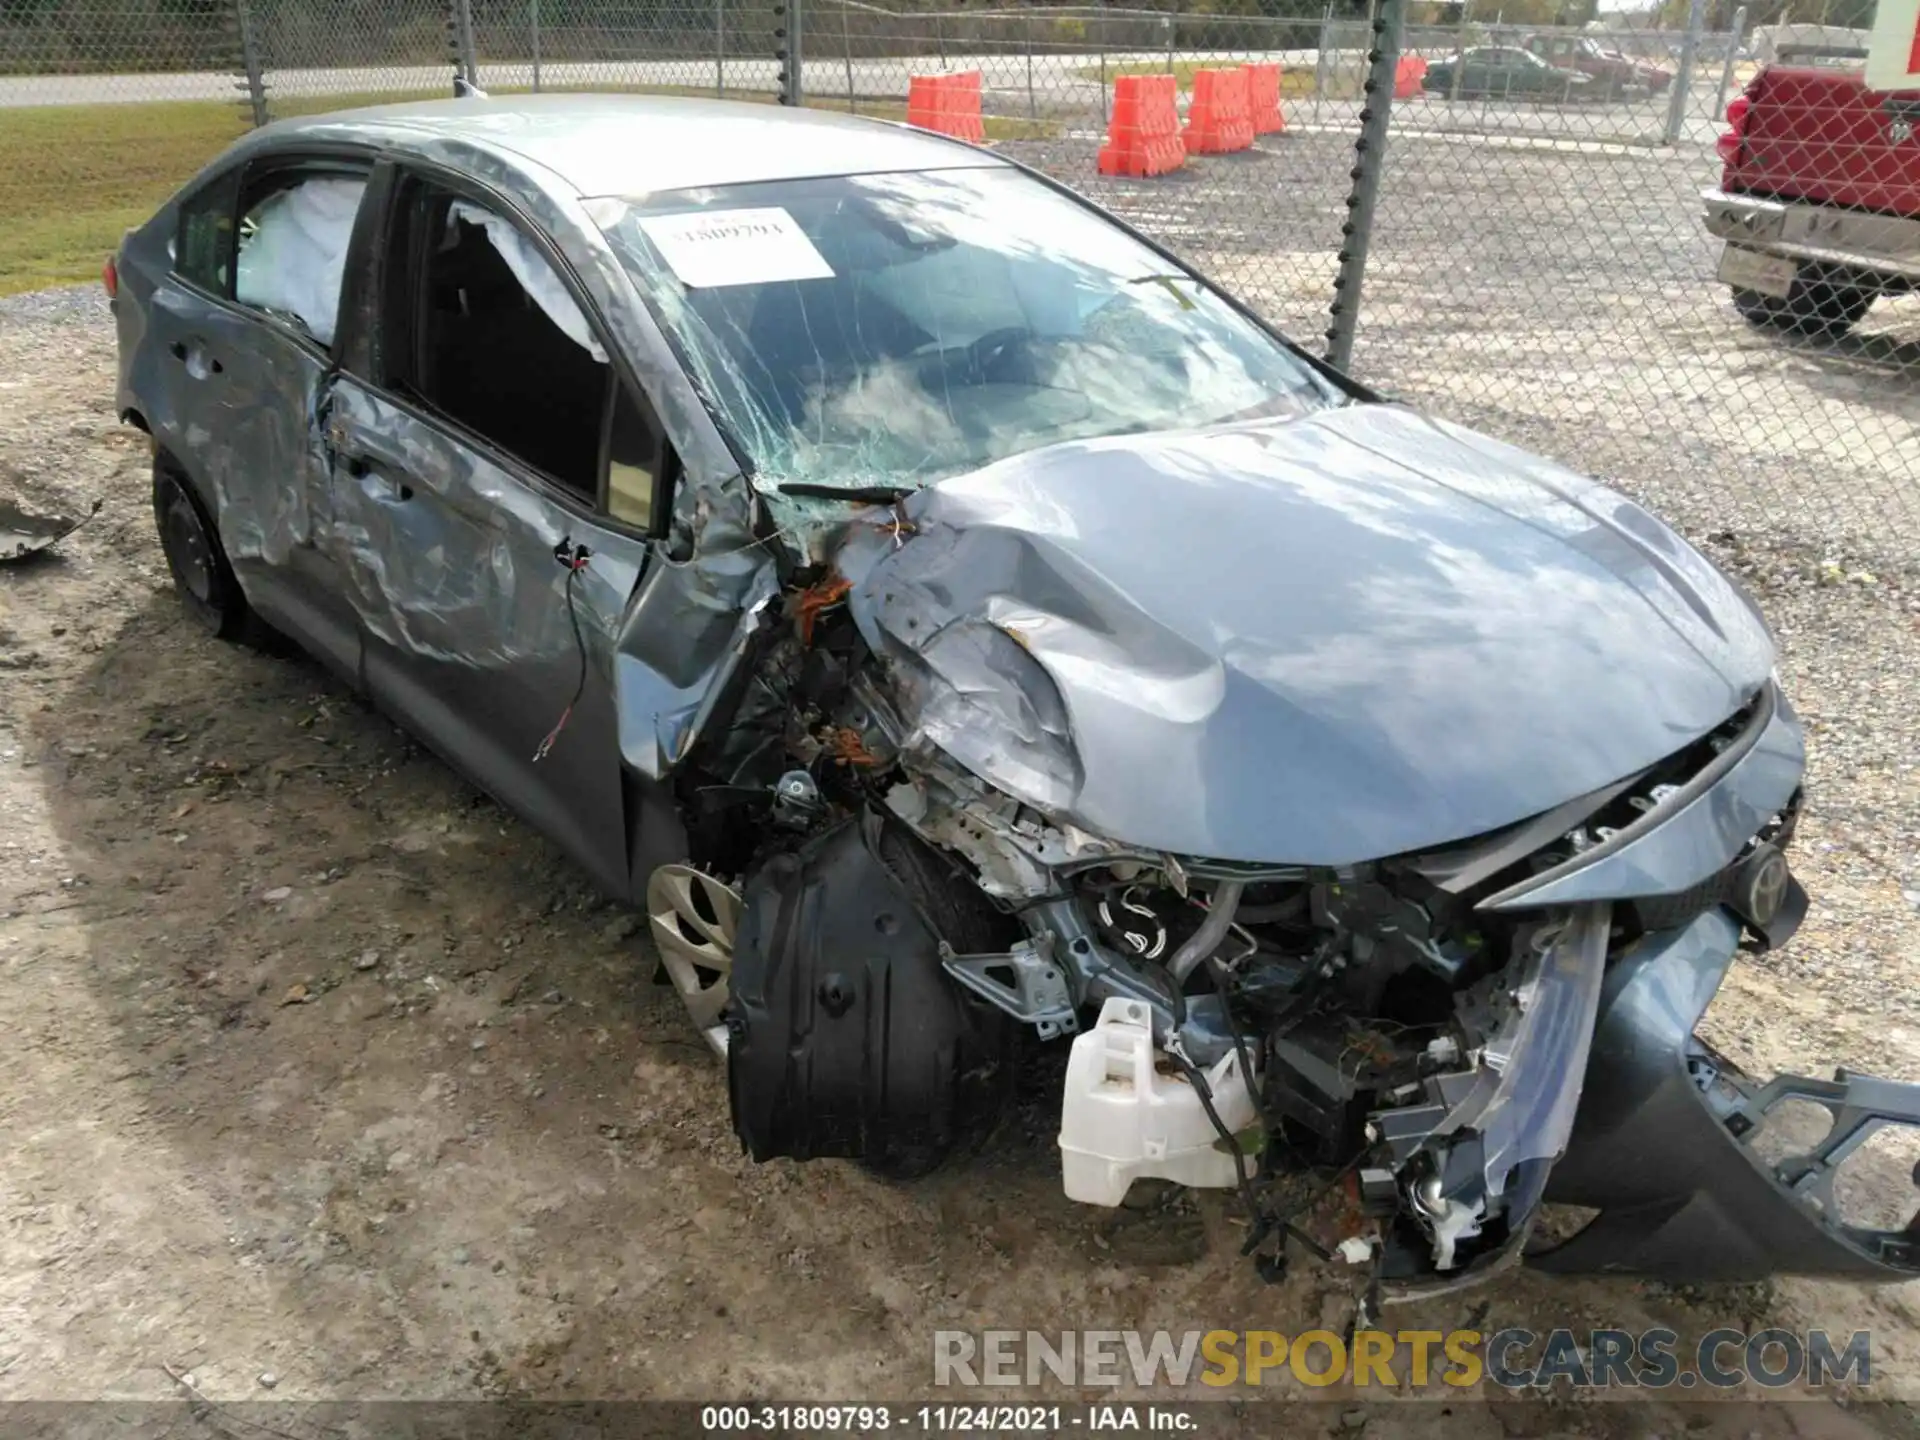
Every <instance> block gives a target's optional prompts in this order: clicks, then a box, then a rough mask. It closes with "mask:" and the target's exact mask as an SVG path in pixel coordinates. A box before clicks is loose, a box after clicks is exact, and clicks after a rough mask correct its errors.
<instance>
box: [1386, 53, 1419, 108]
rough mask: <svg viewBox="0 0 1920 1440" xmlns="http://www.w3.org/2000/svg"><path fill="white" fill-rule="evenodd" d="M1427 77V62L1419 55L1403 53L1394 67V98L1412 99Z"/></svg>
mask: <svg viewBox="0 0 1920 1440" xmlns="http://www.w3.org/2000/svg"><path fill="white" fill-rule="evenodd" d="M1426 78H1427V62H1426V61H1424V60H1422V59H1421V58H1420V57H1419V56H1418V55H1402V56H1401V57H1400V62H1399V64H1397V65H1395V66H1394V67H1393V98H1394V99H1396V100H1411V99H1412V98H1413V97H1414V96H1416V95H1418V94H1419V93H1420V89H1421V86H1422V84H1423V83H1424V82H1425V80H1426Z"/></svg>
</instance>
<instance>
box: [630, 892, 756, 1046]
mask: <svg viewBox="0 0 1920 1440" xmlns="http://www.w3.org/2000/svg"><path fill="white" fill-rule="evenodd" d="M647 923H648V926H649V928H650V929H651V931H652V933H653V945H654V949H655V950H656V951H657V952H658V954H659V956H660V963H661V964H662V965H663V966H664V967H665V968H666V972H667V978H668V980H670V981H671V982H672V984H673V988H674V989H675V990H676V991H678V992H679V994H680V999H681V1001H682V1003H684V1004H685V1005H686V1007H687V1014H688V1015H689V1016H691V1017H692V1019H693V1023H694V1024H695V1025H696V1026H697V1027H699V1030H700V1032H701V1034H703V1035H705V1036H706V1038H707V1043H708V1044H709V1045H711V1046H712V1047H713V1048H714V1050H715V1052H716V1053H718V1054H722V1055H724V1054H725V1053H726V1049H727V1027H726V1025H725V1024H724V1023H723V1022H722V1020H721V1012H722V1011H723V1010H724V1009H725V1008H726V1004H727V999H728V996H729V994H730V993H731V991H730V986H729V981H730V980H731V978H732V975H733V945H734V938H735V936H736V935H738V933H739V929H740V896H739V893H738V892H737V891H735V890H734V889H733V888H732V887H731V886H729V885H724V884H722V883H721V882H720V881H718V880H716V879H714V878H713V877H712V876H711V875H707V874H703V873H702V872H701V871H699V870H695V869H694V868H693V867H692V866H690V865H662V866H661V867H660V868H659V869H658V870H655V871H654V872H653V875H652V878H650V879H649V880H648V881H647Z"/></svg>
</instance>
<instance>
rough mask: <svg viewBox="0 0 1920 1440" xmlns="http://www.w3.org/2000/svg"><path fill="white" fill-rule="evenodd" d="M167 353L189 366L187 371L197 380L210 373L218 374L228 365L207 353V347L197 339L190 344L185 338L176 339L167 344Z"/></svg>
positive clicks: (204, 377)
mask: <svg viewBox="0 0 1920 1440" xmlns="http://www.w3.org/2000/svg"><path fill="white" fill-rule="evenodd" d="M167 353H168V354H169V355H171V356H173V358H174V359H176V360H178V361H180V362H181V363H182V364H183V365H185V366H186V367H187V373H188V374H189V375H191V376H193V378H194V379H196V380H204V379H206V377H207V376H208V375H218V374H220V373H221V372H222V371H223V370H224V369H225V368H226V367H225V366H223V365H222V364H221V363H220V362H219V361H218V360H216V359H215V358H214V357H213V356H211V355H209V354H208V353H207V350H206V347H205V346H204V345H201V344H200V343H198V342H197V341H196V342H195V343H194V344H191V345H189V344H188V343H187V342H186V341H184V340H175V341H174V342H173V343H172V344H171V345H169V346H167Z"/></svg>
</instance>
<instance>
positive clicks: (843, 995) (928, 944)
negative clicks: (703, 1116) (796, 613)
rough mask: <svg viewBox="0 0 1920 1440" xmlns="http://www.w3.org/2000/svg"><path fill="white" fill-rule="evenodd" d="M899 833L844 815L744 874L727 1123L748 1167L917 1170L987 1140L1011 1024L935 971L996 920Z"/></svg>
mask: <svg viewBox="0 0 1920 1440" xmlns="http://www.w3.org/2000/svg"><path fill="white" fill-rule="evenodd" d="M942 871H943V867H942V866H941V865H940V862H939V860H938V858H937V857H935V856H934V855H933V854H932V853H931V852H928V851H927V850H926V849H925V847H924V846H922V845H921V844H920V843H919V842H918V841H917V840H915V839H913V838H912V837H910V836H908V835H907V834H905V833H904V832H902V831H901V830H899V829H898V828H897V827H894V826H891V825H883V824H882V822H881V821H880V820H879V819H878V818H877V817H873V816H867V817H863V818H861V819H856V820H849V821H847V822H845V823H843V824H841V825H839V826H836V827H835V828H834V829H831V830H828V831H826V832H824V833H822V834H821V835H819V836H817V837H815V838H814V839H812V840H809V841H808V842H807V843H806V844H805V845H804V846H802V847H801V848H800V849H799V850H797V851H795V852H793V853H791V854H783V855H778V856H775V857H773V858H772V859H770V860H768V861H767V862H766V863H765V864H764V865H763V866H762V867H761V868H760V869H759V870H758V871H757V872H756V873H754V874H752V875H751V876H749V877H748V880H747V883H746V888H745V893H744V895H743V896H742V901H743V914H742V916H741V921H740V930H739V934H738V936H737V937H736V940H735V946H734V960H733V973H732V978H731V987H732V997H733V998H732V1000H731V1002H730V1004H729V1005H728V1008H727V1012H726V1021H727V1032H728V1044H727V1092H728V1099H729V1102H730V1104H731V1107H732V1112H733V1128H734V1131H735V1133H737V1134H738V1135H739V1136H740V1140H741V1143H742V1144H743V1145H744V1146H745V1148H746V1150H747V1153H748V1154H750V1155H752V1156H753V1158H754V1159H755V1160H762V1161H764V1160H771V1159H774V1158H776V1157H779V1156H786V1157H790V1158H792V1159H796V1160H808V1159H824V1158H834V1157H837V1158H841V1159H857V1160H862V1161H864V1162H865V1163H866V1164H867V1165H868V1167H869V1168H871V1169H873V1170H875V1171H878V1172H880V1173H882V1174H885V1175H889V1176H895V1177H898V1178H910V1177H913V1176H916V1175H923V1174H926V1173H928V1172H929V1171H931V1170H933V1169H935V1168H936V1167H938V1166H939V1165H940V1163H941V1162H942V1161H944V1160H945V1159H947V1158H948V1157H949V1156H950V1155H952V1154H953V1153H954V1152H955V1151H956V1150H959V1149H961V1148H963V1147H966V1146H968V1145H970V1144H972V1143H974V1142H975V1141H977V1140H979V1139H981V1138H983V1137H984V1136H985V1134H986V1133H987V1132H988V1131H989V1130H990V1129H991V1128H992V1126H993V1123H994V1121H995V1120H996V1119H997V1118H998V1117H999V1114H1000V1112H1001V1110H1002V1108H1003V1106H1004V1103H1005V1100H1006V1098H1007V1094H1008V1091H1009V1089H1010V1086H1011V1081H1012V1074H1013V1066H1012V1050H1013V1040H1014V1036H1015V1032H1014V1029H1013V1025H1012V1022H1011V1021H1009V1020H1008V1018H1007V1017H1006V1016H1005V1015H1004V1014H1002V1013H1001V1012H1000V1011H998V1010H995V1009H993V1008H992V1007H991V1006H990V1005H988V1004H987V1003H986V1002H985V1001H982V1000H980V999H979V998H978V997H976V996H974V995H972V994H971V993H969V992H967V991H965V990H963V989H961V988H960V987H959V986H957V985H955V984H954V983H953V981H952V980H950V979H949V978H948V977H947V975H946V973H945V971H944V970H942V969H941V966H940V952H939V942H940V941H941V940H942V939H944V940H946V941H947V942H948V943H949V944H951V945H952V946H953V947H954V948H955V949H957V950H962V951H965V950H968V949H969V948H970V947H975V946H979V945H982V944H985V945H986V946H988V947H989V948H994V947H996V946H997V947H998V948H1004V939H1005V929H1004V927H1005V924H1006V923H1007V922H1005V921H1004V920H1003V919H1002V918H1001V917H1000V916H999V915H998V914H997V913H996V912H994V911H993V910H992V908H991V907H990V906H989V905H987V904H986V902H985V900H984V899H983V898H982V897H980V896H979V895H978V893H977V892H975V891H973V890H972V889H971V887H970V885H969V884H968V882H967V881H966V880H965V879H964V878H963V877H961V876H960V875H958V874H951V873H942Z"/></svg>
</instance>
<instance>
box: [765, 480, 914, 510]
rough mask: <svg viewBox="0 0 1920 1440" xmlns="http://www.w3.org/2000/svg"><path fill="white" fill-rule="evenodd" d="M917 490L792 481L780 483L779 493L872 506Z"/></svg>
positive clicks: (898, 498)
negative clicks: (856, 501)
mask: <svg viewBox="0 0 1920 1440" xmlns="http://www.w3.org/2000/svg"><path fill="white" fill-rule="evenodd" d="M919 488H920V487H919V486H917V485H816V484H814V483H813V482H811V481H808V480H792V481H783V482H781V485H780V493H781V494H782V495H796V496H799V497H800V498H802V499H807V500H864V501H866V502H867V503H868V504H872V505H891V504H893V503H894V502H895V501H896V500H904V499H906V498H907V496H909V495H911V494H913V493H914V492H915V491H916V490H918V489H919Z"/></svg>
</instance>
